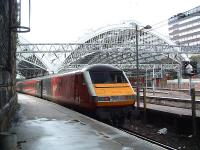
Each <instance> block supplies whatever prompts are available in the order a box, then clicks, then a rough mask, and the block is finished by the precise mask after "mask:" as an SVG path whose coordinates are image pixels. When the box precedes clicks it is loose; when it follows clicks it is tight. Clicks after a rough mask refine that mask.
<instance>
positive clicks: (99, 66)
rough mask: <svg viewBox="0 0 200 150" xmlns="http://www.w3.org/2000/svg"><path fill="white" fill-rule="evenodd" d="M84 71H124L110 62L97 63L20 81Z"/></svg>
mask: <svg viewBox="0 0 200 150" xmlns="http://www.w3.org/2000/svg"><path fill="white" fill-rule="evenodd" d="M84 71H97V72H98V71H122V70H120V69H118V68H116V67H114V66H112V65H109V64H95V65H89V66H87V67H85V68H83V69H82V70H76V71H72V72H66V73H59V74H51V75H46V76H42V77H37V78H31V79H25V80H21V81H18V83H19V82H23V81H29V80H36V81H37V80H38V81H39V80H42V79H47V78H51V77H57V76H63V75H66V74H75V73H78V72H79V73H80V72H84Z"/></svg>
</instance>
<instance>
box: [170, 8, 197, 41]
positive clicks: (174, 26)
mask: <svg viewBox="0 0 200 150" xmlns="http://www.w3.org/2000/svg"><path fill="white" fill-rule="evenodd" d="M168 25H169V36H170V39H171V40H172V41H174V42H175V43H176V44H178V45H200V6H198V7H195V8H193V9H191V10H188V11H186V12H182V13H179V14H177V15H174V16H172V17H171V18H169V19H168Z"/></svg>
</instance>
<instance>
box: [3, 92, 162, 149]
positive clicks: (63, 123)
mask: <svg viewBox="0 0 200 150" xmlns="http://www.w3.org/2000/svg"><path fill="white" fill-rule="evenodd" d="M18 99H19V104H20V110H19V112H18V114H17V116H16V118H15V122H14V124H13V127H12V128H11V129H10V133H12V134H15V135H16V137H17V145H16V146H17V148H18V149H20V150H45V149H48V150H76V149H78V150H80V149H81V150H86V149H87V150H102V149H104V150H105V149H106V150H111V149H113V150H155V149H158V150H159V149H162V148H160V147H157V146H156V145H154V144H151V143H148V142H146V141H143V140H141V139H138V138H136V137H134V136H132V135H129V134H127V133H125V132H122V131H120V130H118V129H116V128H112V127H111V126H108V125H106V124H103V123H100V122H98V121H96V120H93V119H91V118H88V117H86V116H84V115H82V114H79V113H77V112H74V111H71V110H69V109H67V108H64V107H62V106H59V105H57V104H54V103H51V102H49V101H45V100H41V99H39V98H35V97H32V96H27V95H23V94H18ZM1 150H2V149H1ZM6 150H9V149H6Z"/></svg>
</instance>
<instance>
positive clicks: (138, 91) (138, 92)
mask: <svg viewBox="0 0 200 150" xmlns="http://www.w3.org/2000/svg"><path fill="white" fill-rule="evenodd" d="M151 28H152V27H151V26H150V25H147V26H145V27H143V28H142V29H140V30H138V25H137V24H135V49H136V78H137V85H136V92H137V93H136V94H137V95H136V96H137V97H136V100H137V108H139V107H140V84H139V58H138V57H139V56H138V32H140V31H141V30H143V29H151Z"/></svg>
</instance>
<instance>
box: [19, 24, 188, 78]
mask: <svg viewBox="0 0 200 150" xmlns="http://www.w3.org/2000/svg"><path fill="white" fill-rule="evenodd" d="M136 26H137V30H136ZM136 35H138V36H137V37H138V39H137V41H136ZM136 42H138V47H137V46H136ZM63 45H64V44H63ZM71 45H72V46H73V50H72V51H71V52H70V53H69V54H68V55H67V56H66V55H65V56H66V57H63V54H61V55H60V56H61V57H62V58H61V57H59V55H58V54H57V55H56V58H52V60H55V59H58V60H59V61H58V62H59V64H57V65H56V64H54V66H57V68H55V67H54V71H53V72H68V71H72V70H75V69H77V68H82V67H83V66H85V65H90V64H112V65H114V66H117V67H119V68H121V69H123V70H124V71H126V72H127V73H128V74H130V75H131V74H133V75H134V72H135V69H136V58H137V57H136V54H138V55H137V56H138V62H139V69H140V72H142V70H143V71H144V70H145V69H151V68H152V66H154V65H158V66H160V65H162V66H163V67H164V68H166V69H172V70H173V69H176V67H175V68H174V67H173V65H175V66H177V65H180V64H181V61H185V60H188V58H187V56H186V55H185V54H182V53H179V48H178V47H176V46H172V45H175V44H174V43H173V42H172V41H170V40H169V39H167V38H165V37H163V36H161V35H159V33H156V32H155V31H153V30H151V29H149V30H147V29H144V27H143V26H142V25H140V24H139V23H137V22H136V21H125V22H122V23H119V24H114V25H109V26H106V27H103V28H100V29H98V30H96V31H93V32H91V34H87V35H86V36H83V38H81V40H79V41H78V42H77V43H74V44H71ZM63 47H64V46H63ZM167 51H170V53H166V52H167ZM137 52H138V53H137ZM33 55H34V56H33ZM40 55H44V54H40ZM38 56H39V55H38V54H32V55H31V56H30V55H29V56H28V57H35V59H36V58H39V59H38V62H39V61H40V63H42V62H43V65H41V66H42V67H41V68H42V70H44V72H43V73H46V72H47V71H48V70H51V69H47V68H49V67H48V66H52V64H49V63H48V62H46V60H47V59H42V58H41V57H38ZM28 57H27V58H28ZM44 58H45V57H44ZM50 59H51V58H50V57H49V58H48V60H50ZM23 60H25V59H23ZM26 60H27V59H26ZM23 62H26V63H27V61H23ZM54 62H56V61H54ZM20 63H22V61H20V59H19V61H18V64H20ZM31 64H33V63H31ZM44 64H45V65H44ZM22 65H25V64H22ZM36 66H37V65H36ZM166 66H168V67H166ZM169 66H170V67H169ZM32 68H34V67H32ZM22 70H23V69H22ZM36 70H39V69H38V68H36ZM40 71H41V70H40ZM20 72H21V71H20Z"/></svg>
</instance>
